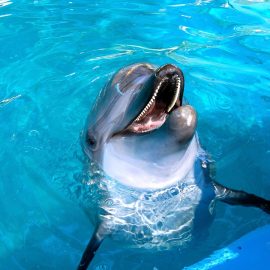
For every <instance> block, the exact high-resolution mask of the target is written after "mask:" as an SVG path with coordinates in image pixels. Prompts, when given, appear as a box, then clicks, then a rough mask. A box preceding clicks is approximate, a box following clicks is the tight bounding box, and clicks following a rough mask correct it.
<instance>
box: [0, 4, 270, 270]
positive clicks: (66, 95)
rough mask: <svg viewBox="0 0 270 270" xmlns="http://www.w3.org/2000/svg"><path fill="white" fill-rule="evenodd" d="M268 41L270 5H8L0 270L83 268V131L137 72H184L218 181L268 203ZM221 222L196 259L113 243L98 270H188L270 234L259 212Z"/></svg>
mask: <svg viewBox="0 0 270 270" xmlns="http://www.w3.org/2000/svg"><path fill="white" fill-rule="evenodd" d="M269 42H270V4H269V2H268V1H266V0H265V1H261V0H260V1H259V0H257V1H250V0H230V1H225V0H218V1H209V0H208V1H206V0H205V1H203V0H198V1H192V0H189V1H178V2H175V1H172V0H164V1H159V2H157V1H142V0H139V1H137V2H136V3H129V2H128V1H124V0H119V1H107V0H105V1H98V0H94V1H91V2H89V1H50V0H46V1H39V0H35V1H30V2H29V1H13V2H11V1H7V0H0V89H1V91H0V120H1V121H0V123H1V124H0V125H1V127H0V128H1V132H0V140H1V147H0V154H1V156H0V157H1V166H0V176H1V182H0V196H1V207H0V216H1V220H0V239H1V241H0V242H1V244H0V262H1V263H0V269H59V268H60V267H61V268H64V269H74V267H75V265H76V264H77V261H78V259H79V257H80V254H81V251H82V249H83V247H84V246H85V244H86V242H87V240H88V238H89V236H90V235H91V232H92V225H91V224H90V222H89V220H88V218H87V216H86V215H85V212H84V211H83V210H82V208H81V207H79V206H78V205H81V206H83V207H84V208H87V207H89V205H91V202H90V201H89V198H88V196H87V193H88V192H89V186H88V185H87V184H85V183H87V175H84V173H83V172H84V166H85V160H84V156H83V154H82V153H81V149H80V142H79V136H80V132H81V130H82V128H83V126H84V121H85V118H86V116H87V113H88V111H89V108H90V106H91V105H92V104H93V101H94V98H95V97H96V95H97V93H98V91H99V90H100V89H101V88H102V87H103V85H104V83H105V82H106V80H107V79H108V78H109V77H110V76H111V74H112V73H113V72H114V71H115V70H117V69H118V68H120V67H122V66H123V65H127V64H130V63H134V62H141V61H143V62H146V61H147V62H152V63H154V64H157V65H161V64H164V63H167V62H171V63H174V64H177V65H179V66H180V67H181V68H182V69H183V71H184V73H185V77H186V92H185V94H186V97H187V99H188V100H189V102H190V103H191V104H192V105H193V106H194V107H195V108H196V109H197V111H198V114H199V127H198V131H199V135H200V139H201V143H202V145H203V146H204V147H205V148H206V149H207V151H208V152H209V153H210V154H211V156H212V158H213V159H214V160H215V161H216V172H217V175H216V177H217V180H218V181H220V182H222V183H226V184H227V185H229V186H231V187H234V188H241V189H245V190H247V191H249V192H253V193H256V194H258V195H260V196H264V197H268V198H269V190H270V182H269V176H270V173H269V169H268V164H270V133H269V129H270V124H269V118H270V90H269V89H270V77H269V68H270V50H269ZM215 212H216V220H215V222H214V224H213V226H212V227H211V228H210V232H209V241H208V242H207V243H206V246H207V247H206V249H205V251H203V250H199V251H198V252H197V255H196V256H197V257H196V256H195V255H194V254H188V255H187V254H182V253H181V250H178V249H177V248H176V249H173V250H171V251H166V252H159V253H151V252H149V251H148V252H145V251H143V250H132V249H127V248H125V247H123V246H121V245H119V244H118V243H116V242H113V241H111V240H108V241H107V242H105V243H104V245H103V246H102V248H101V250H100V252H99V253H98V254H97V257H96V258H95V262H94V264H93V266H92V267H93V269H117V270H119V269H159V270H160V269H168V268H171V269H181V267H182V266H184V265H188V264H190V263H192V262H194V261H196V260H197V259H198V257H204V256H205V254H206V253H208V252H210V251H212V250H213V249H216V248H218V247H221V246H222V245H223V244H227V243H229V242H231V241H232V240H234V239H236V238H238V237H239V236H241V235H243V234H244V233H246V232H248V231H250V230H252V229H253V228H255V227H257V226H261V225H262V224H265V223H269V218H268V217H267V216H266V215H265V214H263V213H262V212H260V211H259V210H256V209H244V208H241V207H227V206H224V205H221V204H218V205H217V208H216V211H215ZM225 229H226V231H227V232H228V233H227V234H226V235H225V236H224V233H221V232H224V230H225Z"/></svg>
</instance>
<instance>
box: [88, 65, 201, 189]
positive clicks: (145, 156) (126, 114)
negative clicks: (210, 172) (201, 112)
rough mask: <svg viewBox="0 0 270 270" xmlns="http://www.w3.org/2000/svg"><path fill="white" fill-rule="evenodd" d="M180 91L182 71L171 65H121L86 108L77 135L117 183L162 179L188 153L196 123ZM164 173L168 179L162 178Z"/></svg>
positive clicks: (155, 183)
mask: <svg viewBox="0 0 270 270" xmlns="http://www.w3.org/2000/svg"><path fill="white" fill-rule="evenodd" d="M183 92H184V76H183V73H182V71H181V70H180V69H179V68H178V67H176V66H174V65H171V64H167V65H164V66H161V67H159V68H156V67H154V66H152V65H150V64H135V65H131V66H128V67H125V68H123V69H121V70H120V71H118V72H117V73H116V74H115V75H114V76H113V78H112V79H111V80H110V81H109V82H108V84H107V85H106V86H105V87H104V89H103V91H102V92H101V94H100V95H99V97H98V99H97V102H96V104H95V106H94V107H93V109H92V111H91V112H90V114H89V117H88V120H87V124H86V128H85V131H84V135H83V146H84V150H85V152H86V154H87V155H88V156H89V157H90V158H92V159H94V160H95V161H97V162H98V163H99V165H100V166H101V167H102V169H103V170H104V171H105V173H107V174H108V175H109V176H111V177H113V178H116V179H118V180H120V181H121V182H122V183H125V184H128V185H132V186H136V187H144V188H146V187H150V188H154V187H157V188H160V187H161V186H164V185H168V181H169V182H170V183H171V182H172V181H174V180H175V179H174V178H176V177H177V176H176V174H177V171H179V169H177V170H176V169H175V170H174V167H173V166H177V165H178V167H179V162H180V160H182V161H183V160H189V159H190V155H189V154H187V152H188V149H190V145H191V141H194V140H192V139H193V138H194V133H195V128H196V123H197V115H196V112H195V110H194V109H193V108H192V107H191V106H189V105H183ZM192 145H193V148H194V143H193V144H192ZM193 150H194V151H192V155H193V156H194V155H196V153H195V152H196V149H195V148H194V149H193ZM187 155H189V156H187ZM193 156H192V158H193ZM175 160H177V162H176V163H174V161H175ZM172 164H174V165H172ZM180 167H181V166H180ZM170 172H171V173H170ZM134 175H137V176H138V177H139V178H140V179H141V180H140V181H139V182H138V181H137V180H135V179H134ZM165 178H166V179H169V180H168V181H167V183H165V184H164V181H163V180H164V179H165ZM153 179H155V180H153ZM158 179H160V180H158ZM162 179H163V180H162ZM161 182H162V183H163V184H161ZM165 182H166V181H165ZM149 183H150V184H149ZM151 183H152V184H151Z"/></svg>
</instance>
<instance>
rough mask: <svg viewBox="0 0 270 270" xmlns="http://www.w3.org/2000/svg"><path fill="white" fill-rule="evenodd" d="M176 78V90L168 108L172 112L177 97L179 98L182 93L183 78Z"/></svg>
mask: <svg viewBox="0 0 270 270" xmlns="http://www.w3.org/2000/svg"><path fill="white" fill-rule="evenodd" d="M175 80H176V91H175V94H174V97H173V100H172V102H171V104H170V106H169V107H168V109H167V112H170V111H171V110H172V108H173V106H174V105H175V103H176V101H177V98H178V96H179V94H180V88H181V80H180V78H179V77H178V76H177V77H176V78H175Z"/></svg>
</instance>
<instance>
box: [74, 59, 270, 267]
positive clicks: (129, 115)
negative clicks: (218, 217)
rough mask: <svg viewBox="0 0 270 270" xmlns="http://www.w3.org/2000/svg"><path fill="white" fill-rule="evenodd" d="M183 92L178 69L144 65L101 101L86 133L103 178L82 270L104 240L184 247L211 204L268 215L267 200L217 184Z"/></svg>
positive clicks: (112, 84) (111, 85)
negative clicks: (216, 203)
mask: <svg viewBox="0 0 270 270" xmlns="http://www.w3.org/2000/svg"><path fill="white" fill-rule="evenodd" d="M183 92H184V76H183V73H182V71H181V70H180V69H179V68H178V67H176V66H174V65H171V64H167V65H164V66H161V67H159V68H157V67H155V66H154V65H151V64H148V63H140V64H134V65H131V66H128V67H124V68H122V69H121V70H119V71H118V72H117V73H116V74H115V75H114V76H113V77H112V79H111V80H110V81H109V82H108V83H107V85H106V86H105V87H104V89H103V90H102V92H101V93H100V95H99V96H98V99H97V101H96V103H95V106H94V107H93V109H92V110H91V112H90V114H89V117H88V120H87V123H86V127H85V130H84V133H83V135H82V140H83V142H82V145H83V148H84V151H85V153H86V155H87V156H88V157H89V159H90V161H91V164H94V165H93V168H98V169H95V170H96V171H98V172H99V173H100V177H99V179H98V180H96V181H95V182H94V186H96V187H97V190H100V192H99V195H97V196H96V197H95V198H94V199H93V200H94V201H95V204H96V211H91V213H90V215H92V216H93V223H94V225H95V226H96V229H95V232H94V233H93V236H92V238H91V239H90V241H89V243H88V245H87V247H86V249H85V251H84V253H83V256H82V258H81V261H80V264H79V266H78V269H80V270H82V269H87V267H88V266H89V264H90V262H91V260H92V259H93V257H94V255H95V253H96V251H97V249H98V248H99V246H100V244H101V243H102V241H103V240H104V238H106V237H111V238H112V239H114V240H116V241H124V242H125V243H128V244H130V246H135V247H144V248H157V249H168V248H170V247H171V246H178V247H180V248H181V247H183V248H184V247H186V246H188V245H190V244H191V243H192V242H193V241H194V238H195V236H196V234H199V233H200V232H203V231H204V230H205V231H206V230H207V227H209V222H211V219H212V214H211V212H212V211H211V208H212V207H213V205H215V204H214V203H213V202H217V201H222V202H225V203H227V204H230V205H243V206H254V207H259V208H261V209H262V210H264V211H265V212H267V213H270V201H268V200H265V199H263V198H260V197H257V196H255V195H252V194H248V193H246V192H243V191H237V190H231V189H229V188H227V187H224V186H222V185H220V184H218V183H217V182H215V181H214V180H213V177H212V175H211V162H209V159H208V158H207V154H206V152H205V151H204V150H203V149H202V148H201V146H200V143H199V140H198V135H197V133H196V124H197V114H196V111H195V109H194V108H193V107H192V106H190V105H188V104H187V103H186V102H185V101H184V100H183ZM108 202H110V203H108ZM197 226H198V227H197ZM197 228H198V229H197ZM198 237H199V236H198Z"/></svg>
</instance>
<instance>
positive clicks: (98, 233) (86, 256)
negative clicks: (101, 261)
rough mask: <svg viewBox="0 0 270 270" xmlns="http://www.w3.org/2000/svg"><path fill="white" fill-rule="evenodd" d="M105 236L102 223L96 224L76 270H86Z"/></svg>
mask: <svg viewBox="0 0 270 270" xmlns="http://www.w3.org/2000/svg"><path fill="white" fill-rule="evenodd" d="M106 235H107V234H106V233H105V231H104V226H103V224H102V223H100V224H98V225H97V227H96V229H95V231H94V233H93V235H92V237H91V239H90V241H89V242H88V244H87V247H86V248H85V250H84V252H83V255H82V257H81V261H80V264H79V266H78V268H77V270H86V269H87V268H88V266H89V264H90V262H91V261H92V259H93V258H94V256H95V253H96V251H97V250H98V248H99V246H100V245H101V243H102V241H103V240H104V238H105V237H106Z"/></svg>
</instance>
